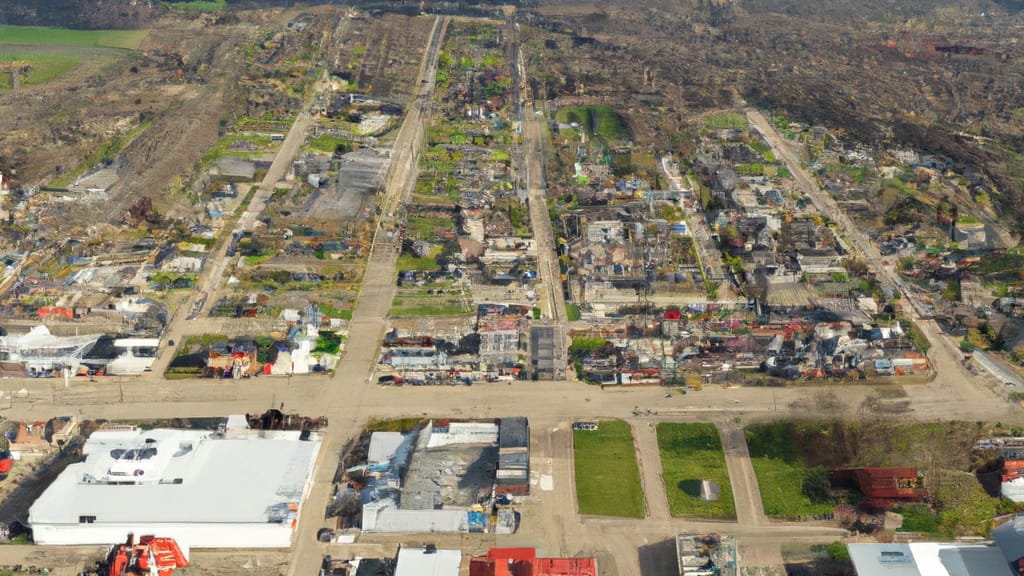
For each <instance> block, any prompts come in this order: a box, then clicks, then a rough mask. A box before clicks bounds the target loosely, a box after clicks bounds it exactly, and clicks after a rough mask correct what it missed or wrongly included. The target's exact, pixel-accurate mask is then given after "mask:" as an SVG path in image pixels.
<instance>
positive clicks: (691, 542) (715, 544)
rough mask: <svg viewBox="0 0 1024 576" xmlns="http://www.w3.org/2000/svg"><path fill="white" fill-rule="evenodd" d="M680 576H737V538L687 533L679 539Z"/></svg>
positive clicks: (677, 540) (677, 555)
mask: <svg viewBox="0 0 1024 576" xmlns="http://www.w3.org/2000/svg"><path fill="white" fill-rule="evenodd" d="M676 563H677V566H678V568H679V576H738V575H739V573H740V568H739V554H738V552H737V549H736V538H734V537H732V536H719V535H718V534H696V533H692V532H685V533H683V534H678V535H676Z"/></svg>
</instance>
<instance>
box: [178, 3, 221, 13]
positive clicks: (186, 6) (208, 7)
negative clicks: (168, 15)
mask: <svg viewBox="0 0 1024 576" xmlns="http://www.w3.org/2000/svg"><path fill="white" fill-rule="evenodd" d="M169 6H170V7H171V10H174V11H175V12H220V11H221V10H223V9H225V8H227V6H228V1H227V0H191V1H189V2H172V3H171V4H169Z"/></svg>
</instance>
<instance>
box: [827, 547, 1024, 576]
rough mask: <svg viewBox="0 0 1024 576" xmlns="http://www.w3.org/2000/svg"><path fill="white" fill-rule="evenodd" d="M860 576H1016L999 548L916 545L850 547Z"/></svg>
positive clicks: (851, 557)
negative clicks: (1013, 575)
mask: <svg viewBox="0 0 1024 576" xmlns="http://www.w3.org/2000/svg"><path fill="white" fill-rule="evenodd" d="M847 549H848V550H849V552H850V559H851V560H852V561H853V566H854V568H855V569H856V570H857V574H858V576H874V575H879V576H1012V574H1013V573H1012V572H1011V571H1010V566H1009V562H1007V560H1006V558H1005V557H1004V556H1003V553H1002V551H1001V550H1000V549H999V547H997V546H991V545H986V544H950V543H940V542H914V543H911V544H848V545H847Z"/></svg>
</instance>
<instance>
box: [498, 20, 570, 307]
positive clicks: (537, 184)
mask: <svg viewBox="0 0 1024 576" xmlns="http://www.w3.org/2000/svg"><path fill="white" fill-rule="evenodd" d="M511 30H512V31H513V34H514V37H515V40H514V41H513V42H514V52H515V53H516V64H515V65H516V69H517V71H518V75H517V76H518V78H519V79H520V82H519V83H518V84H517V85H516V95H517V107H518V102H519V100H518V95H519V94H520V93H521V92H522V90H521V89H520V88H521V87H520V85H519V84H522V83H524V82H526V78H527V75H526V61H525V59H524V57H523V54H522V52H521V51H520V50H519V29H518V27H515V26H513V27H511ZM536 105H537V103H536V102H534V105H533V106H532V107H525V108H520V115H519V121H520V127H521V129H522V133H523V145H522V167H521V168H520V170H521V171H523V172H524V173H525V181H526V188H527V198H528V204H529V208H530V226H531V227H532V228H533V238H534V240H535V241H536V242H537V273H538V275H539V276H540V281H541V284H542V286H540V287H538V291H542V293H543V294H544V295H545V296H544V298H543V299H542V300H541V304H542V306H541V312H542V313H544V315H545V317H546V318H554V319H555V320H557V321H558V322H565V321H566V320H567V316H566V312H565V294H564V292H563V290H562V273H561V269H560V268H559V265H558V253H557V248H558V246H557V245H556V244H555V234H554V229H553V228H552V226H551V218H550V215H549V214H548V206H547V183H546V179H545V177H544V134H545V116H544V113H543V109H541V108H536Z"/></svg>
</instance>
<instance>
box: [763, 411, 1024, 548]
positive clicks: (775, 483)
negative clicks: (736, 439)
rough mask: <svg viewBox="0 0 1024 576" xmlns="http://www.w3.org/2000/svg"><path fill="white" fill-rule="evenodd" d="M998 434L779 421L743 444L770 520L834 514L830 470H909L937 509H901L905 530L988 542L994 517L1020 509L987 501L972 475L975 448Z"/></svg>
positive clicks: (968, 426) (930, 426)
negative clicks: (826, 486) (827, 485)
mask: <svg viewBox="0 0 1024 576" xmlns="http://www.w3.org/2000/svg"><path fill="white" fill-rule="evenodd" d="M1000 428H1001V425H998V424H997V425H996V426H995V427H991V426H989V425H987V424H985V423H984V422H970V423H968V422H943V423H918V422H913V423H909V422H898V421H875V422H853V421H851V422H843V421H805V422H777V423H773V424H762V425H754V426H750V427H748V428H747V445H748V447H749V449H750V456H751V460H752V463H753V466H754V471H755V472H756V473H757V479H758V483H759V484H760V488H761V499H762V502H763V503H764V510H765V513H766V514H768V515H778V516H798V515H810V514H818V513H822V512H827V511H829V510H831V508H832V505H833V504H834V502H832V501H830V500H829V498H828V497H827V496H825V495H824V494H822V491H821V490H820V486H821V483H822V482H823V478H824V477H825V476H826V475H827V471H828V470H832V469H837V468H856V467H861V466H906V467H916V468H917V469H918V470H919V471H920V472H921V473H922V474H923V475H924V485H925V488H927V489H928V491H929V493H930V494H931V495H932V498H933V504H934V506H933V507H932V508H927V507H923V506H910V507H905V508H904V510H905V511H906V512H907V524H906V529H907V530H912V531H920V532H930V533H935V534H939V535H942V536H960V535H985V534H987V532H988V529H989V527H990V526H989V520H990V519H991V518H992V517H993V516H995V515H997V514H1004V513H1008V512H1012V511H1014V510H1016V509H1019V508H1021V507H1020V506H1017V505H1015V504H1013V503H1012V502H1010V501H1008V500H1005V499H1001V498H994V497H992V496H989V495H988V494H986V492H985V491H984V489H983V488H982V485H981V483H980V482H979V480H978V478H977V477H976V476H975V475H974V474H973V473H972V472H971V471H972V470H974V469H976V467H977V466H979V463H978V462H976V461H975V460H974V456H972V454H973V452H972V449H971V448H972V446H973V445H974V443H975V442H976V441H977V440H978V439H980V438H982V437H985V436H988V435H991V434H999V433H1000V432H1001V430H1000ZM1002 432H1003V433H1005V432H1006V431H1002ZM1010 432H1016V431H1013V430H1011V431H1010ZM859 497H860V495H859V494H857V493H851V494H848V495H846V496H840V497H839V500H840V501H842V500H845V501H848V502H851V503H853V502H856V501H857V500H858V499H859Z"/></svg>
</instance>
